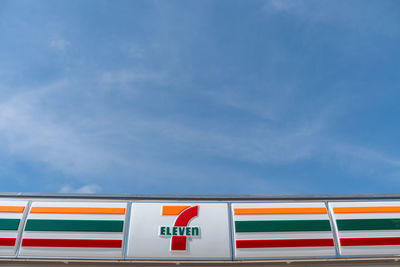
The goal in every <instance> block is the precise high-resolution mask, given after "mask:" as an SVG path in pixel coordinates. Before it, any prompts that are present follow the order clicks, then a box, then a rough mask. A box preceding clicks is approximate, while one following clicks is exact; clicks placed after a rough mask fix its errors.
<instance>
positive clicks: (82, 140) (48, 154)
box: [0, 81, 116, 173]
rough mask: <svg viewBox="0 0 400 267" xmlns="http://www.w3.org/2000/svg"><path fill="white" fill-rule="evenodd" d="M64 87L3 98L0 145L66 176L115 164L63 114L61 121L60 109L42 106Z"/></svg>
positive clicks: (42, 88) (76, 123)
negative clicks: (61, 171) (64, 173)
mask: <svg viewBox="0 0 400 267" xmlns="http://www.w3.org/2000/svg"><path fill="white" fill-rule="evenodd" d="M67 88H68V82H65V81H62V82H58V83H54V84H50V85H47V86H43V87H41V88H39V89H31V90H28V91H25V92H22V93H19V94H17V95H14V96H12V97H10V98H7V99H3V101H2V102H1V103H0V136H1V137H2V138H1V140H2V141H1V142H0V145H1V146H2V147H3V148H4V149H6V150H7V151H9V153H11V154H12V155H15V156H19V157H22V158H29V160H35V161H39V162H44V163H47V164H49V165H50V166H52V167H54V168H56V169H60V170H63V171H65V172H66V173H82V172H86V171H88V170H90V172H97V171H99V169H101V168H102V166H107V165H108V164H111V163H112V162H115V160H116V158H115V155H113V154H112V153H111V152H109V151H107V150H106V149H104V148H102V147H101V146H97V145H95V144H93V142H92V141H91V135H90V134H89V135H87V133H85V131H84V129H83V128H79V127H78V128H77V126H76V125H79V122H78V121H75V122H71V121H70V119H71V118H70V117H68V116H65V115H64V120H63V119H62V117H63V115H62V110H57V109H54V108H51V106H47V105H46V103H48V101H49V100H50V99H51V97H52V94H54V93H55V92H57V91H59V90H66V89H67ZM53 101H60V99H57V100H56V99H53ZM60 118H61V119H60ZM82 120H83V121H84V120H85V119H84V118H83V119H82Z"/></svg>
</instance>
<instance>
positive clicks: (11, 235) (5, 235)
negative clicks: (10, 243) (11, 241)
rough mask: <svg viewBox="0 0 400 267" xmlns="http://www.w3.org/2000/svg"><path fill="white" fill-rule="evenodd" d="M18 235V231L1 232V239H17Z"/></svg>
mask: <svg viewBox="0 0 400 267" xmlns="http://www.w3.org/2000/svg"><path fill="white" fill-rule="evenodd" d="M17 234H18V232H17V231H7V230H1V231H0V237H1V238H17ZM0 255H1V254H0Z"/></svg>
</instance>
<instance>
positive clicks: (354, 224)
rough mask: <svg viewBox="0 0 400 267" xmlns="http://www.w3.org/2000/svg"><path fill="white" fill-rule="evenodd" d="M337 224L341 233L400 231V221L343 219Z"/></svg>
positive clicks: (337, 221)
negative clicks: (354, 231) (353, 231)
mask: <svg viewBox="0 0 400 267" xmlns="http://www.w3.org/2000/svg"><path fill="white" fill-rule="evenodd" d="M336 223H337V226H338V229H339V231H351V230H397V229H400V219H355V220H354V219H353V220H352V219H342V220H336Z"/></svg>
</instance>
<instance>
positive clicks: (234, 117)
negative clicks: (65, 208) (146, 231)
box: [0, 0, 400, 194]
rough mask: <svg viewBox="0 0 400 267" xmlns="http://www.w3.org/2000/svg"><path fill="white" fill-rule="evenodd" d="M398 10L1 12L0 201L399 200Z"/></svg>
mask: <svg viewBox="0 0 400 267" xmlns="http://www.w3.org/2000/svg"><path fill="white" fill-rule="evenodd" d="M399 43H400V2H399V1H396V0H394V1H389V0H383V1H382V0H376V1H373V0H365V1H364V0H363V1H357V0H352V1H340V0H337V1H323V0H315V1H314V0H308V1H302V0H297V1H291V0H270V1H267V0H265V1H256V0H242V1H234V0H229V1H223V0H218V1H206V0H202V1H171V0H169V1H163V0H160V1H151V0H147V1H139V0H137V1H103V0H96V1H82V0H80V1H74V0H68V1H50V0H49V1H41V0H35V1H1V2H0V48H1V49H0V162H1V163H0V179H1V183H2V189H1V191H3V192H63V193H72V192H78V193H132V194H134V193H148V194H330V193H398V192H399V188H400V153H399V151H400V150H399V149H400V142H399V136H400V123H399V122H400V120H399V118H398V117H399V114H400V105H399V104H398V103H399V99H400V75H399V74H400V49H399Z"/></svg>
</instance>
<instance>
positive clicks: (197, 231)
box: [127, 202, 232, 260]
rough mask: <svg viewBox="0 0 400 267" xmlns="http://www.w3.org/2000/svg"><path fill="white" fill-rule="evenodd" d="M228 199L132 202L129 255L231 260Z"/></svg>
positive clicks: (143, 257) (141, 257) (154, 257)
mask: <svg viewBox="0 0 400 267" xmlns="http://www.w3.org/2000/svg"><path fill="white" fill-rule="evenodd" d="M230 242H231V239H230V231H229V220H228V207H227V204H226V203H218V204H217V203H181V202H179V203H176V202H175V203H133V204H132V211H131V222H130V230H129V241H128V252H127V257H128V258H136V259H220V260H230V259H232V258H231V249H230Z"/></svg>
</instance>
